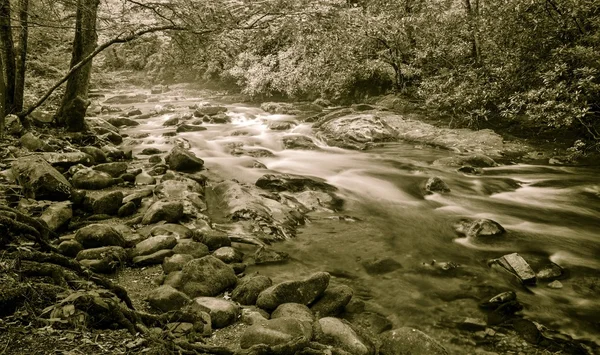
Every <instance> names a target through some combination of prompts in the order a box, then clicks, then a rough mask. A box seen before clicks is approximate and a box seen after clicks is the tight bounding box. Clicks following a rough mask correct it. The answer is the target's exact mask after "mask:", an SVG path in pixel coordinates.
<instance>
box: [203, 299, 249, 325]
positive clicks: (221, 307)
mask: <svg viewBox="0 0 600 355" xmlns="http://www.w3.org/2000/svg"><path fill="white" fill-rule="evenodd" d="M194 302H195V303H196V304H197V305H198V306H200V309H201V310H203V311H204V312H207V313H208V314H210V319H211V322H212V326H213V328H225V327H226V326H228V325H230V324H232V323H233V322H235V321H236V319H237V318H238V316H239V315H240V307H239V306H238V305H237V304H235V303H234V302H231V301H228V300H226V299H223V298H215V297H196V298H194Z"/></svg>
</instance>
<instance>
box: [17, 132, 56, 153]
mask: <svg viewBox="0 0 600 355" xmlns="http://www.w3.org/2000/svg"><path fill="white" fill-rule="evenodd" d="M19 143H21V147H23V148H27V149H28V150H30V151H32V152H40V151H41V152H51V151H52V147H50V146H49V145H48V143H46V142H44V141H43V140H42V139H41V138H39V137H37V136H35V135H34V134H33V133H31V132H27V133H25V134H24V135H22V136H21V138H19Z"/></svg>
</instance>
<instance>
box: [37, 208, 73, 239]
mask: <svg viewBox="0 0 600 355" xmlns="http://www.w3.org/2000/svg"><path fill="white" fill-rule="evenodd" d="M71 205H72V204H71V202H70V201H64V202H57V203H53V204H51V205H50V206H49V207H48V208H46V209H45V210H44V212H43V213H42V215H41V216H40V219H41V220H42V221H44V222H46V225H47V226H48V229H50V230H51V231H53V232H55V231H57V230H58V229H59V228H60V227H62V226H64V225H66V224H67V223H69V221H70V220H71V218H72V217H73V209H72V207H71Z"/></svg>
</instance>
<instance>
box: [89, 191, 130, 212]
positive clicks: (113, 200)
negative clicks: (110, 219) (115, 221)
mask: <svg viewBox="0 0 600 355" xmlns="http://www.w3.org/2000/svg"><path fill="white" fill-rule="evenodd" d="M86 200H87V201H86V202H84V204H85V205H90V206H91V209H92V211H93V212H94V214H107V215H116V214H117V212H119V208H121V205H122V204H123V192H121V191H109V192H99V193H94V194H87V195H86Z"/></svg>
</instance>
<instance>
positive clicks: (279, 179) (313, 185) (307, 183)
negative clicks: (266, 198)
mask: <svg viewBox="0 0 600 355" xmlns="http://www.w3.org/2000/svg"><path fill="white" fill-rule="evenodd" d="M256 186H258V187H260V188H261V189H264V190H269V191H289V192H301V191H305V190H317V191H331V192H332V191H336V190H337V188H336V187H335V186H332V185H330V184H328V183H326V182H325V180H323V179H319V178H313V177H308V176H302V175H293V174H265V175H263V176H261V177H260V178H259V179H258V180H257V181H256Z"/></svg>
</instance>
